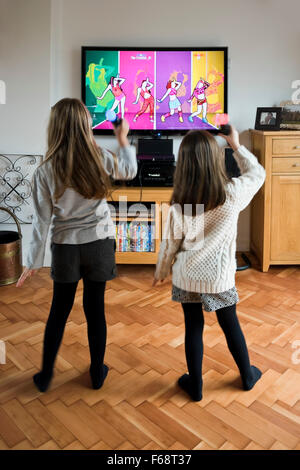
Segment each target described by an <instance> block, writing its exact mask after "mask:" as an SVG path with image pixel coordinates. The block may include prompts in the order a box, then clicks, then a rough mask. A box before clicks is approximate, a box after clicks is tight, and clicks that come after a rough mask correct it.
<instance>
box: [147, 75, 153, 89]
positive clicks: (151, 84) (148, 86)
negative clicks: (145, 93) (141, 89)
mask: <svg viewBox="0 0 300 470" xmlns="http://www.w3.org/2000/svg"><path fill="white" fill-rule="evenodd" d="M153 86H154V85H153V83H151V82H150V81H149V78H147V89H148V90H151V88H153Z"/></svg>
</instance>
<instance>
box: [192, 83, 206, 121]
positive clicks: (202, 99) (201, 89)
mask: <svg viewBox="0 0 300 470" xmlns="http://www.w3.org/2000/svg"><path fill="white" fill-rule="evenodd" d="M209 85H210V83H208V82H207V81H206V80H204V79H203V78H201V79H200V80H199V81H198V83H197V85H196V86H195V88H194V91H193V93H192V95H191V97H190V99H189V100H188V103H191V102H192V100H193V98H196V100H197V111H195V112H194V113H192V114H191V115H190V116H189V117H188V120H189V121H190V122H193V118H194V117H195V116H198V114H201V112H202V121H203V122H205V123H206V124H207V123H208V121H207V119H206V114H207V99H206V96H205V90H206V88H208V87H209Z"/></svg>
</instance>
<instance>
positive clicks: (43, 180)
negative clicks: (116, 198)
mask: <svg viewBox="0 0 300 470" xmlns="http://www.w3.org/2000/svg"><path fill="white" fill-rule="evenodd" d="M101 150H102V154H103V166H104V169H105V171H106V172H107V173H108V174H109V175H111V176H112V178H113V179H115V180H127V179H132V178H134V177H135V175H136V173H137V161H136V152H135V147H133V146H127V147H120V148H119V151H118V153H117V155H116V157H117V158H116V159H115V158H114V156H113V154H112V153H110V152H109V151H108V150H106V149H101ZM54 190H55V181H54V175H53V171H52V163H51V160H47V161H46V162H45V163H44V164H43V165H41V166H39V167H38V168H37V169H36V170H35V172H34V174H33V178H32V199H33V208H34V215H33V225H32V236H31V241H30V245H29V250H28V254H27V257H26V260H25V266H26V267H27V268H29V269H38V268H40V267H42V266H43V264H44V255H45V246H46V240H47V236H48V232H49V228H50V227H51V231H50V233H51V242H54V243H67V244H82V243H89V242H92V241H95V240H98V239H99V238H106V237H107V236H108V235H109V233H108V230H109V228H111V227H112V226H113V223H112V220H111V216H110V211H109V207H108V205H107V202H106V200H105V199H101V200H97V199H86V198H84V197H83V196H82V195H81V194H79V193H78V192H77V191H75V190H73V189H71V188H67V189H66V190H65V192H64V193H63V195H62V196H61V197H60V198H59V199H58V201H57V203H55V201H54Z"/></svg>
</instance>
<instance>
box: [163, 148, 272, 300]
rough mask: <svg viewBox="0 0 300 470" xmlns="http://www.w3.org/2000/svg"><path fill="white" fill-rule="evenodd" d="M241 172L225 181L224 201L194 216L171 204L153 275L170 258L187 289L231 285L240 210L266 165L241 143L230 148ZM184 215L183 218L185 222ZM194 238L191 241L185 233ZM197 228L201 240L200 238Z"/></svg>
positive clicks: (218, 288)
mask: <svg viewBox="0 0 300 470" xmlns="http://www.w3.org/2000/svg"><path fill="white" fill-rule="evenodd" d="M233 155H234V158H235V159H236V161H237V164H238V166H239V168H240V171H241V176H239V177H238V178H232V179H231V182H230V183H228V184H227V185H226V202H225V203H224V204H223V205H222V206H218V207H217V208H215V209H213V210H210V211H207V212H205V213H204V214H200V215H197V216H196V217H189V216H184V218H183V217H182V213H181V211H179V210H178V205H174V206H171V207H170V209H169V212H168V217H167V221H166V225H165V229H164V237H163V240H162V242H161V246H160V251H159V255H158V261H157V265H156V271H155V278H156V279H159V280H160V279H164V278H165V277H167V276H168V274H169V272H170V269H171V266H172V263H173V261H174V264H173V266H172V274H173V276H172V281H173V284H174V285H175V286H177V287H179V288H181V289H184V290H186V291H189V292H200V293H217V292H224V291H226V290H228V289H231V288H232V287H234V285H235V273H236V257H235V252H236V236H237V222H238V216H239V213H240V212H241V211H242V210H243V209H245V207H246V206H247V205H248V204H249V203H250V201H251V199H252V198H253V196H254V195H255V193H256V192H257V191H258V190H259V188H260V187H261V186H262V185H263V183H264V180H265V169H264V168H263V167H262V166H261V165H260V164H259V163H258V160H257V158H256V157H255V156H254V155H253V154H252V153H251V152H249V150H247V149H246V147H244V146H243V145H241V146H240V147H239V148H238V150H237V151H236V152H234V153H233ZM183 220H184V222H183ZM191 227H192V231H193V236H195V237H196V240H198V242H197V243H196V242H195V243H194V244H193V239H192V238H191V236H190V235H189V233H190V230H191ZM201 231H202V232H203V235H204V239H203V243H200V242H199V240H200V239H201Z"/></svg>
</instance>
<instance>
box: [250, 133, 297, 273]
mask: <svg viewBox="0 0 300 470" xmlns="http://www.w3.org/2000/svg"><path fill="white" fill-rule="evenodd" d="M251 136H252V151H253V153H254V155H255V156H256V157H257V158H258V160H259V162H260V163H261V164H262V165H263V166H264V168H265V169H266V181H265V184H264V185H263V187H262V188H261V189H260V190H259V192H258V193H257V194H256V195H255V197H254V199H253V201H252V205H251V250H252V251H253V252H254V253H255V254H256V256H257V257H258V259H259V260H260V262H261V267H262V270H263V271H268V269H269V266H270V265H273V264H274V265H275V264H300V131H278V132H263V131H256V130H252V131H251Z"/></svg>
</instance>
